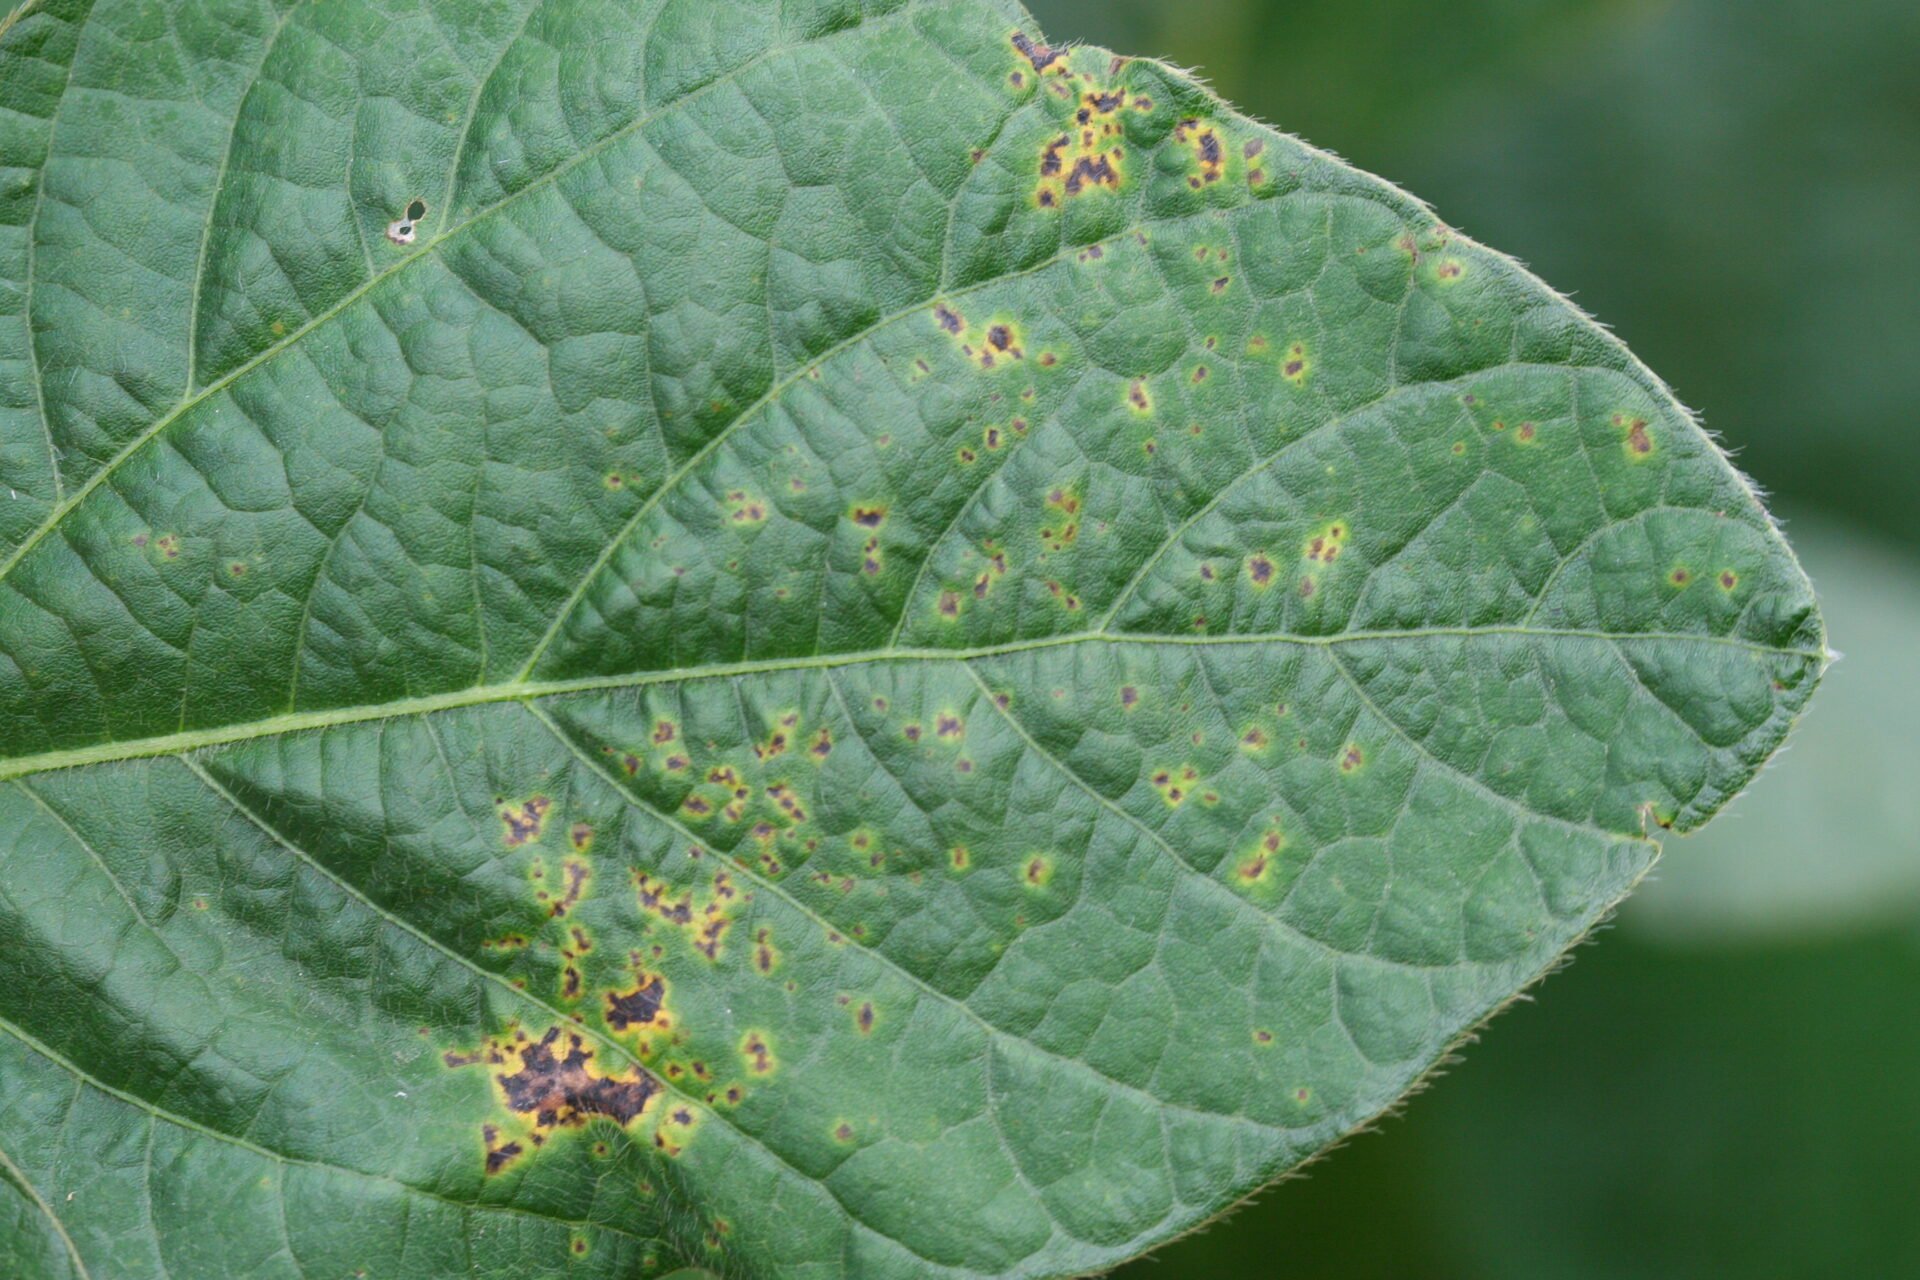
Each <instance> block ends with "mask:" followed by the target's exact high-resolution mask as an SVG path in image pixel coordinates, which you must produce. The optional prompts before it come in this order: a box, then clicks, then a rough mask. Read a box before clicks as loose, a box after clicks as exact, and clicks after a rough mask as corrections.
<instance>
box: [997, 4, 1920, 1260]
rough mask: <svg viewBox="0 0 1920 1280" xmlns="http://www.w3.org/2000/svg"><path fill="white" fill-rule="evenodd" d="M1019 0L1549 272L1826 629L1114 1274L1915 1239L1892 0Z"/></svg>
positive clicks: (1682, 1252)
mask: <svg viewBox="0 0 1920 1280" xmlns="http://www.w3.org/2000/svg"><path fill="white" fill-rule="evenodd" d="M1030 7H1031V8H1032V9H1033V10H1034V12H1035V14H1036V16H1038V17H1039V19H1040V21H1041V23H1042V25H1043V27H1044V28H1045V29H1046V31H1047V32H1048V34H1049V35H1051V36H1053V37H1055V38H1056V39H1072V40H1083V41H1090V42H1096V43H1100V44H1104V45H1109V46H1111V47H1113V48H1115V49H1118V50H1121V51H1125V52H1128V53H1143V54H1156V55H1159V56H1162V57H1166V58H1169V59H1171V60H1173V61H1175V62H1178V63H1182V64H1184V65H1187V66H1192V67H1196V68H1198V69H1199V70H1200V71H1202V72H1203V73H1204V74H1205V75H1206V76H1207V77H1208V78H1209V79H1211V80H1212V82H1213V83H1214V84H1215V85H1216V86H1218V87H1219V89H1220V90H1221V91H1222V92H1223V93H1224V94H1225V95H1226V96H1227V97H1228V98H1230V99H1232V100H1233V101H1235V102H1237V103H1238V104H1239V105H1241V106H1242V107H1244V108H1246V109H1247V110H1248V111H1250V112H1252V113H1253V114H1255V115H1258V116H1260V117H1262V118H1264V119H1266V120H1268V121H1270V122H1272V123H1274V124H1277V125H1278V126H1280V127H1281V128H1283V129H1286V130H1288V131H1290V132H1293V133H1297V134H1300V135H1302V136H1304V137H1306V138H1308V139H1310V140H1311V141H1313V142H1314V143H1316V144H1317V145H1319V146H1322V147H1326V148H1328V149H1330V150H1333V151H1336V152H1338V153H1340V154H1341V155H1343V156H1345V157H1347V158H1348V159H1350V160H1352V161H1353V162H1354V163H1356V164H1358V165H1360V166H1361V167H1362V168H1365V169H1369V170H1372V171H1373V172H1376V173H1379V174H1382V175H1384V176H1386V177H1388V178H1391V179H1392V180H1393V181H1395V182H1397V183H1400V184H1401V185H1403V186H1405V187H1407V188H1408V189H1410V190H1412V191H1414V192H1417V193H1418V194H1419V195H1421V196H1423V197H1424V198H1426V199H1427V200H1429V201H1430V202H1431V203H1432V204H1433V205H1434V207H1435V208H1436V209H1437V210H1438V211H1439V213H1440V215H1441V217H1442V218H1444V219H1445V220H1446V221H1447V222H1449V223H1451V224H1452V225H1454V226H1457V227H1459V228H1461V229H1462V230H1464V231H1466V232H1468V233H1470V234H1472V235H1474V236H1476V237H1478V238H1479V239H1481V240H1483V241H1485V242H1486V243H1489V244H1492V245H1494V246H1495V247H1497V248H1500V249H1503V250H1505V251H1507V252H1509V253H1513V254H1515V255H1517V256H1518V257H1520V258H1522V259H1523V260H1525V261H1527V262H1528V263H1530V264H1531V265H1532V266H1533V267H1534V268H1535V269H1536V270H1538V271H1539V272H1540V273H1541V274H1542V275H1543V276H1544V277H1545V278H1546V279H1547V280H1548V281H1550V282H1552V283H1553V284H1554V285H1555V286H1556V287H1558V288H1560V289H1562V290H1564V291H1567V292H1570V293H1572V294H1573V295H1574V297H1575V298H1576V299H1577V300H1578V301H1580V302H1581V303H1582V304H1583V305H1584V306H1586V307H1587V309H1588V310H1590V311H1592V312H1593V313H1594V314H1596V315H1598V316H1600V317H1602V318H1603V319H1604V320H1605V321H1606V322H1607V323H1608V324H1609V325H1611V326H1613V328H1614V329H1615V330H1616V331H1617V332H1618V333H1619V334H1620V335H1621V336H1622V337H1623V338H1625V339H1626V340H1627V342H1628V343H1630V344H1631V345H1632V346H1633V347H1634V349H1635V350H1636V351H1638V352H1639V354H1640V355H1641V356H1642V357H1643V358H1645V359H1646V361H1647V362H1648V363H1649V364H1650V365H1652V366H1653V367H1654V368H1655V369H1656V370H1658V371H1659V372H1660V373H1661V374H1662V375H1663V376H1664V377H1666V378H1667V379H1668V380H1669V381H1670V382H1671V383H1672V384H1673V385H1674V387H1675V388H1676V389H1677V390H1678V391H1679V393H1680V395H1681V397H1682V398H1683V399H1685V400H1686V401H1687V402H1688V403H1690V404H1692V405H1693V406H1695V407H1696V408H1698V409H1699V410H1701V412H1702V413H1703V414H1704V415H1705V418H1706V421H1707V423H1708V425H1709V426H1710V427H1711V428H1713V429H1714V430H1715V431H1717V432H1718V433H1719V434H1720V435H1721V437H1722V439H1723V441H1724V442H1725V444H1726V445H1727V446H1728V448H1729V449H1731V450H1733V451H1734V452H1735V454H1736V457H1737V459H1738V461H1739V463H1740V465H1741V466H1742V467H1743V468H1744V469H1746V470H1747V471H1748V472H1749V474H1751V475H1752V476H1754V477H1755V479H1756V480H1758V481H1759V483H1760V484H1761V485H1762V487H1763V488H1764V489H1765V490H1766V491H1767V492H1768V493H1770V494H1771V495H1772V499H1773V502H1774V504H1775V509H1776V511H1777V512H1778V513H1779V514H1780V516H1781V517H1782V519H1783V520H1784V521H1785V523H1786V525H1787V529H1788V533H1789V535H1790V536H1791V537H1792V539H1793V541H1794V545H1795V546H1796V548H1797V549H1798V550H1799V552H1800V554H1801V557H1802V559H1803V560H1804V561H1805V563H1806V565H1807V568H1808V570H1809V571H1810V572H1811V573H1812V575H1813V579H1814V581H1815V583H1816V584H1817V585H1818V586H1819V588H1820V591H1821V594H1822V597H1823V598H1824V600H1825V602H1826V607H1827V616H1828V620H1829V622H1830V625H1831V628H1832V636H1833V644H1834V646H1835V647H1836V648H1837V649H1839V650H1840V651H1841V652H1842V654H1843V655H1844V659H1843V661H1841V662H1840V663H1839V664H1838V665H1837V666H1835V667H1834V669H1833V671H1832V673H1831V674H1830V675H1829V677H1828V682H1827V686H1826V688H1825V690H1824V691H1823V692H1822V694H1821V695H1820V697H1819V698H1817V699H1816V700H1815V702H1814V706H1813V710H1812V712H1811V713H1810V714H1809V715H1808V717H1807V719H1806V722H1805V723H1804V724H1802V725H1801V727H1800V729H1799V731H1798V732H1797V733H1796V734H1795V736H1794V738H1793V740H1792V742H1791V744H1790V747H1789V750H1788V752H1787V753H1786V755H1785V756H1783V757H1782V759H1781V760H1780V761H1778V762H1776V765H1775V767H1774V768H1773V769H1772V770H1771V771H1770V772H1769V773H1768V774H1767V775H1766V776H1765V777H1763V778H1762V779H1761V780H1760V782H1759V783H1758V784H1757V786H1756V787H1755V789H1754V791H1753V792H1752V793H1751V794H1750V795H1748V796H1746V797H1744V798H1743V799H1741V800H1740V801H1739V802H1738V803H1737V804H1736V805H1734V807H1733V808H1732V809H1731V810H1730V811H1729V812H1728V813H1727V814H1726V815H1724V816H1723V817H1722V818H1721V819H1720V820H1719V821H1718V822H1716V823H1715V824H1714V825H1713V826H1712V827H1711V828H1709V829H1708V831H1706V832H1705V833H1703V834H1701V835H1698V836H1695V837H1692V838H1689V839H1686V840H1681V841H1675V842H1673V843H1671V844H1670V845H1669V846H1668V849H1667V855H1666V858H1665V859H1664V860H1663V862H1662V864H1661V867H1660V870H1659V871H1658V872H1657V873H1656V874H1657V877H1658V878H1657V880H1656V881H1655V882H1654V883H1652V884H1651V885H1650V886H1648V887H1647V888H1646V889H1645V890H1644V891H1643V892H1642V893H1641V894H1640V895H1639V896H1638V897H1637V898H1636V899H1635V900H1634V901H1633V902H1632V903H1630V904H1629V906H1628V907H1627V909H1626V910H1625V911H1624V912H1623V913H1622V914H1621V917H1620V919H1619V921H1618V922H1617V923H1616V924H1615V925H1614V926H1613V927H1612V928H1610V929H1609V930H1608V931H1606V932H1605V933H1604V934H1602V935H1601V936H1600V937H1599V938H1598V939H1597V945H1594V946H1590V947H1587V948H1585V949H1583V950H1582V951H1581V952H1580V953H1579V954H1578V958H1577V962H1576V963H1575V964H1574V965H1573V966H1572V967H1571V968H1570V969H1569V970H1567V971H1566V972H1564V973H1562V974H1560V975H1559V976H1557V977H1555V978H1553V979H1552V980H1551V981H1549V982H1548V983H1547V984H1546V985H1545V986H1544V987H1543V988H1541V989H1540V990H1539V991H1538V992H1537V993H1536V996H1537V999H1536V1001H1535V1002H1533V1003H1529V1004H1522V1005H1520V1006H1518V1007H1516V1008H1515V1009H1513V1010H1511V1011H1509V1012H1508V1013H1507V1014H1505V1015H1503V1016H1502V1017H1501V1018H1500V1019H1499V1020H1498V1021H1496V1022H1495V1023H1494V1024H1493V1025H1492V1026H1491V1027H1489V1028H1488V1029H1487V1031H1486V1032H1485V1033H1484V1035H1483V1037H1482V1039H1481V1042H1480V1043H1479V1044H1477V1045H1474V1046H1472V1047H1471V1048H1469V1049H1468V1050H1467V1051H1466V1053H1465V1055H1464V1062H1463V1063H1462V1064H1461V1065H1460V1066H1458V1067H1456V1068H1455V1069H1454V1070H1452V1071H1451V1072H1450V1073H1449V1074H1448V1075H1446V1076H1445V1077H1443V1078H1441V1079H1439V1080H1438V1081H1437V1082H1436V1083H1435V1084H1434V1086H1433V1088H1432V1089H1431V1090H1430V1091H1429V1092H1428V1093H1426V1094H1425V1095H1423V1096H1421V1097H1420V1098H1418V1099H1416V1100H1415V1101H1414V1102H1413V1103H1412V1104H1410V1106H1409V1107H1408V1108H1407V1110H1406V1112H1405V1114H1404V1115H1403V1116H1402V1117H1401V1118H1398V1119H1394V1120H1389V1121H1387V1122H1385V1123H1384V1124H1383V1125H1382V1126H1380V1131H1379V1132H1377V1133H1375V1134H1370V1135H1368V1136H1364V1137H1361V1138H1358V1139H1356V1140H1355V1141H1354V1142H1352V1143H1351V1144H1350V1145H1349V1146H1348V1147H1347V1148H1346V1149H1344V1150H1342V1151H1340V1152H1338V1153H1336V1154H1335V1155H1334V1156H1333V1157H1332V1158H1331V1159H1329V1160H1328V1161H1326V1162H1325V1163H1323V1164H1320V1165H1317V1166H1315V1167H1314V1168H1313V1169H1312V1170H1311V1171H1310V1172H1309V1175H1308V1176H1307V1177H1305V1178H1303V1179H1301V1180H1298V1181H1295V1182H1292V1183H1289V1184H1287V1185H1285V1186H1283V1187H1281V1188H1278V1189H1277V1190H1275V1191H1273V1192H1270V1193H1269V1194H1268V1195H1267V1196H1265V1197H1264V1198H1263V1199H1262V1200H1260V1201H1259V1202H1258V1203H1256V1204H1254V1205H1253V1206H1251V1207H1249V1208H1246V1209H1244V1210H1242V1211H1241V1212H1240V1213H1239V1214H1238V1215H1237V1216H1235V1217H1234V1218H1232V1219H1231V1220H1229V1221H1228V1222H1227V1223H1225V1224H1223V1225H1220V1226H1216V1227H1214V1228H1213V1229H1211V1230H1209V1231H1208V1232H1205V1233H1203V1234H1201V1235H1198V1236H1195V1237H1192V1238H1190V1239H1188V1240H1187V1241H1185V1242H1182V1243H1181V1244H1179V1245H1176V1246H1174V1247H1172V1248H1170V1249H1167V1250H1165V1251H1163V1252H1162V1253H1161V1254H1159V1255H1157V1257H1156V1258H1154V1259H1150V1260H1148V1261H1146V1262H1143V1263H1139V1264H1135V1266H1133V1267H1131V1268H1128V1269H1127V1270H1126V1271H1124V1272H1122V1273H1121V1274H1122V1276H1123V1277H1125V1278H1126V1280H1140V1278H1142V1277H1152V1276H1156V1275H1157V1276H1170V1277H1177V1278H1179V1280H1188V1278H1189V1277H1192V1278H1195V1280H1204V1278H1208V1277H1222V1278H1229V1277H1231V1278H1234V1280H1238V1278H1239V1277H1254V1276H1258V1277H1263V1278H1264V1277H1321V1276H1326V1277H1340V1278H1341V1280H1367V1278H1369V1277H1395V1278H1396V1280H1397V1278H1400V1277H1407V1278H1417V1280H1452V1278H1454V1277H1460V1278H1461V1280H1469V1278H1471V1280H1481V1278H1483V1277H1492V1278H1496V1280H1497V1278H1503V1277H1516V1278H1519V1277H1524V1278H1525V1280H1555V1278H1558V1277H1568V1278H1570V1280H1571V1278H1579V1280H1586V1278H1589V1277H1608V1278H1612V1277H1621V1278H1625V1277H1634V1278H1640V1277H1695V1276H1715V1277H1718V1276H1738V1277H1742V1278H1744V1280H1767V1278H1771V1277H1832V1276H1844V1277H1874V1278H1878V1277H1889V1278H1896V1277H1905V1276H1920V502H1916V499H1915V495H1916V492H1920V3H1916V0H1444V2H1440V0H1030Z"/></svg>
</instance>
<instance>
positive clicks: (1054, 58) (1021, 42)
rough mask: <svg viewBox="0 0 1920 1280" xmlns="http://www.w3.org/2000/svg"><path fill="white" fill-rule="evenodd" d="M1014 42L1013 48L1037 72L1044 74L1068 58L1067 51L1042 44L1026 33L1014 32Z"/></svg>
mask: <svg viewBox="0 0 1920 1280" xmlns="http://www.w3.org/2000/svg"><path fill="white" fill-rule="evenodd" d="M1012 41H1013V47H1014V48H1015V49H1016V50H1018V51H1019V54H1020V56H1021V57H1023V58H1025V59H1026V60H1027V61H1028V62H1029V63H1030V64H1032V66H1033V69H1034V70H1035V71H1038V72H1041V73H1042V74H1044V73H1045V72H1047V71H1048V70H1050V69H1051V68H1053V67H1054V66H1056V65H1058V64H1059V63H1060V62H1062V61H1064V60H1065V58H1066V56H1067V51H1066V50H1065V49H1055V48H1052V47H1051V46H1049V45H1044V44H1041V43H1040V42H1039V41H1037V40H1035V39H1034V38H1033V37H1032V36H1029V35H1028V34H1027V33H1026V32H1024V31H1016V32H1014V33H1013V36H1012Z"/></svg>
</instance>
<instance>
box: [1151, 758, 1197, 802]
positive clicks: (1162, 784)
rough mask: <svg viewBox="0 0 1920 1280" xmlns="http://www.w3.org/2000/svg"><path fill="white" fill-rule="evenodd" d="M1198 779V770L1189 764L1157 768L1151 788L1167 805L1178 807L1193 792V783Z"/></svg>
mask: <svg viewBox="0 0 1920 1280" xmlns="http://www.w3.org/2000/svg"><path fill="white" fill-rule="evenodd" d="M1199 780H1200V771H1199V770H1198V769H1195V768H1194V767H1193V766H1192V765H1190V764H1185V765H1181V766H1180V767H1179V768H1177V769H1159V770H1156V771H1155V772H1154V774H1153V778H1152V781H1153V789H1154V790H1155V791H1158V792H1159V793H1160V798H1161V799H1162V800H1165V801H1166V802H1167V806H1168V807H1169V808H1172V809H1178V808H1179V807H1180V806H1181V805H1182V804H1184V803H1186V800H1187V797H1188V796H1190V795H1192V794H1193V784H1194V783H1196V782H1198V781H1199Z"/></svg>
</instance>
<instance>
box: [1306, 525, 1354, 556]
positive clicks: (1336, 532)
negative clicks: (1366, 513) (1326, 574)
mask: <svg viewBox="0 0 1920 1280" xmlns="http://www.w3.org/2000/svg"><path fill="white" fill-rule="evenodd" d="M1346 545H1347V526H1346V525H1344V524H1341V523H1339V522H1335V523H1334V524H1330V525H1328V526H1327V528H1326V531H1325V532H1324V533H1317V534H1315V535H1314V536H1313V537H1312V538H1310V539H1308V541H1307V545H1306V548H1305V550H1304V552H1303V554H1304V555H1305V556H1306V558H1307V559H1308V560H1309V561H1311V562H1313V563H1316V564H1332V563H1333V562H1334V561H1335V560H1338V559H1339V558H1340V552H1341V551H1342V550H1344V549H1345V547H1346Z"/></svg>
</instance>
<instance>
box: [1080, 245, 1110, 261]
mask: <svg viewBox="0 0 1920 1280" xmlns="http://www.w3.org/2000/svg"><path fill="white" fill-rule="evenodd" d="M1106 256H1107V251H1106V249H1105V247H1104V246H1101V245H1097V244H1091V245H1088V246H1087V247H1086V248H1084V249H1082V250H1081V251H1080V261H1082V262H1098V261H1100V260H1101V259H1102V258H1104V257H1106Z"/></svg>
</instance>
